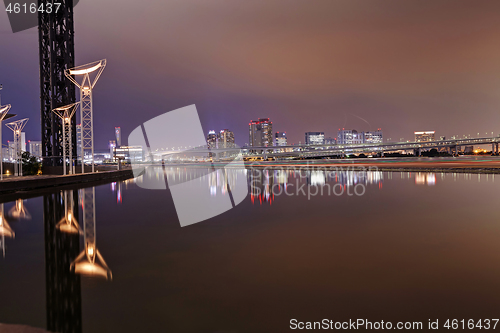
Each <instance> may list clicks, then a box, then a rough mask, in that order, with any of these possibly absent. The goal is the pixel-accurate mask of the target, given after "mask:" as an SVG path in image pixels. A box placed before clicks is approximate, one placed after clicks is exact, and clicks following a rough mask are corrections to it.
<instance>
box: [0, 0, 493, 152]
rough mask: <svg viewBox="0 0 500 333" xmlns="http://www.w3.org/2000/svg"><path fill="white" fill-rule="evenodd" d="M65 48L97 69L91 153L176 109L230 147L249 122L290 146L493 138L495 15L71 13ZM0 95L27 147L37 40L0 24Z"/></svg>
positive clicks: (391, 0)
mask: <svg viewBox="0 0 500 333" xmlns="http://www.w3.org/2000/svg"><path fill="white" fill-rule="evenodd" d="M0 7H1V8H3V6H2V5H0ZM75 47H76V65H81V64H85V63H88V62H92V61H95V60H99V59H103V58H106V59H107V60H108V65H107V67H106V69H105V70H104V73H103V75H102V77H101V79H100V81H99V82H98V83H97V85H96V90H95V93H94V112H95V113H94V119H95V129H96V131H95V134H94V135H95V140H96V147H97V148H99V149H104V148H106V146H107V143H108V141H109V140H112V139H114V133H113V129H114V127H115V126H121V127H122V132H123V136H124V138H127V137H128V134H129V133H130V132H131V131H132V130H133V129H134V128H135V127H137V126H138V125H140V124H141V123H143V122H144V121H147V120H149V119H150V118H152V117H155V116H157V115H160V114H162V113H164V112H167V111H170V110H174V109H177V108H180V107H183V106H186V105H190V104H196V106H197V108H198V112H199V114H200V117H201V120H202V124H203V127H204V130H205V131H206V132H208V130H211V129H214V130H217V131H218V130H220V129H223V128H229V129H231V130H233V131H234V132H235V137H236V142H237V143H238V144H240V145H242V144H244V143H247V142H248V122H249V121H250V120H255V119H257V118H259V117H260V118H263V117H266V118H267V117H269V118H271V120H272V121H273V126H274V130H275V131H286V132H287V134H288V139H289V142H290V143H298V142H299V141H302V142H304V132H306V131H324V132H325V135H326V136H327V137H328V136H332V137H335V136H336V132H337V130H338V128H341V127H345V128H355V129H358V130H360V131H362V130H375V129H377V128H379V127H381V128H382V129H383V131H384V136H385V138H391V139H392V140H399V139H400V138H404V139H405V140H407V139H412V138H413V132H414V131H421V130H435V131H436V135H437V136H441V135H444V136H447V137H449V136H452V135H460V136H462V135H463V134H467V135H468V134H471V135H473V136H476V135H477V133H478V132H479V133H481V135H486V133H488V135H491V132H494V133H495V135H498V134H500V112H499V109H500V1H492V0H471V1H461V0H432V1H421V0H404V1H401V0H383V1H379V0H363V1H359V0H324V1H320V0H300V1H298V0H280V1H273V0H262V1H261V0H252V1H237V0H232V1H229V0H176V1H165V0H154V1H147V2H145V1H127V0H120V1H118V0H106V1H102V0H101V1H97V0H82V1H80V3H79V4H78V5H77V6H76V8H75ZM0 83H2V84H3V85H4V89H3V91H2V103H3V104H7V103H10V104H12V111H11V112H12V113H17V114H18V115H19V116H18V117H17V118H14V119H20V118H21V117H22V118H24V117H29V118H30V121H29V123H28V125H27V128H26V132H27V139H30V140H39V139H40V135H41V134H40V103H39V95H40V89H39V74H38V30H37V28H33V29H30V30H27V31H24V32H20V33H15V34H13V33H12V32H11V29H10V26H9V23H8V19H7V15H6V13H5V12H4V11H3V10H2V12H0ZM7 139H11V133H8V132H7V129H6V128H5V127H4V142H5V141H6V140H7ZM124 143H126V140H125V142H124Z"/></svg>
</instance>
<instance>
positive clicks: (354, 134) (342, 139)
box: [337, 129, 363, 145]
mask: <svg viewBox="0 0 500 333" xmlns="http://www.w3.org/2000/svg"><path fill="white" fill-rule="evenodd" d="M337 143H338V144H340V145H350V144H357V143H363V133H358V131H356V130H346V129H341V130H340V129H339V131H338V132H337Z"/></svg>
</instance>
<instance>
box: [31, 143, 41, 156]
mask: <svg viewBox="0 0 500 333" xmlns="http://www.w3.org/2000/svg"><path fill="white" fill-rule="evenodd" d="M28 142H29V152H30V154H31V155H32V156H35V157H38V158H40V157H42V141H28Z"/></svg>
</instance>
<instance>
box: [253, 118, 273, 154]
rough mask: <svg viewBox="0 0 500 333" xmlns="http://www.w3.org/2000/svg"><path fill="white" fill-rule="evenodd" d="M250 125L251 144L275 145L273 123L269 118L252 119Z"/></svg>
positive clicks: (256, 145) (258, 145) (259, 145)
mask: <svg viewBox="0 0 500 333" xmlns="http://www.w3.org/2000/svg"><path fill="white" fill-rule="evenodd" d="M248 125H249V127H250V128H249V131H250V137H249V143H248V144H249V146H251V147H269V146H272V145H273V123H272V121H270V120H269V118H259V120H251V121H250V123H249V124H248Z"/></svg>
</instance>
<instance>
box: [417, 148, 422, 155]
mask: <svg viewBox="0 0 500 333" xmlns="http://www.w3.org/2000/svg"><path fill="white" fill-rule="evenodd" d="M421 156H422V148H420V147H419V148H418V157H421Z"/></svg>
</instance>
